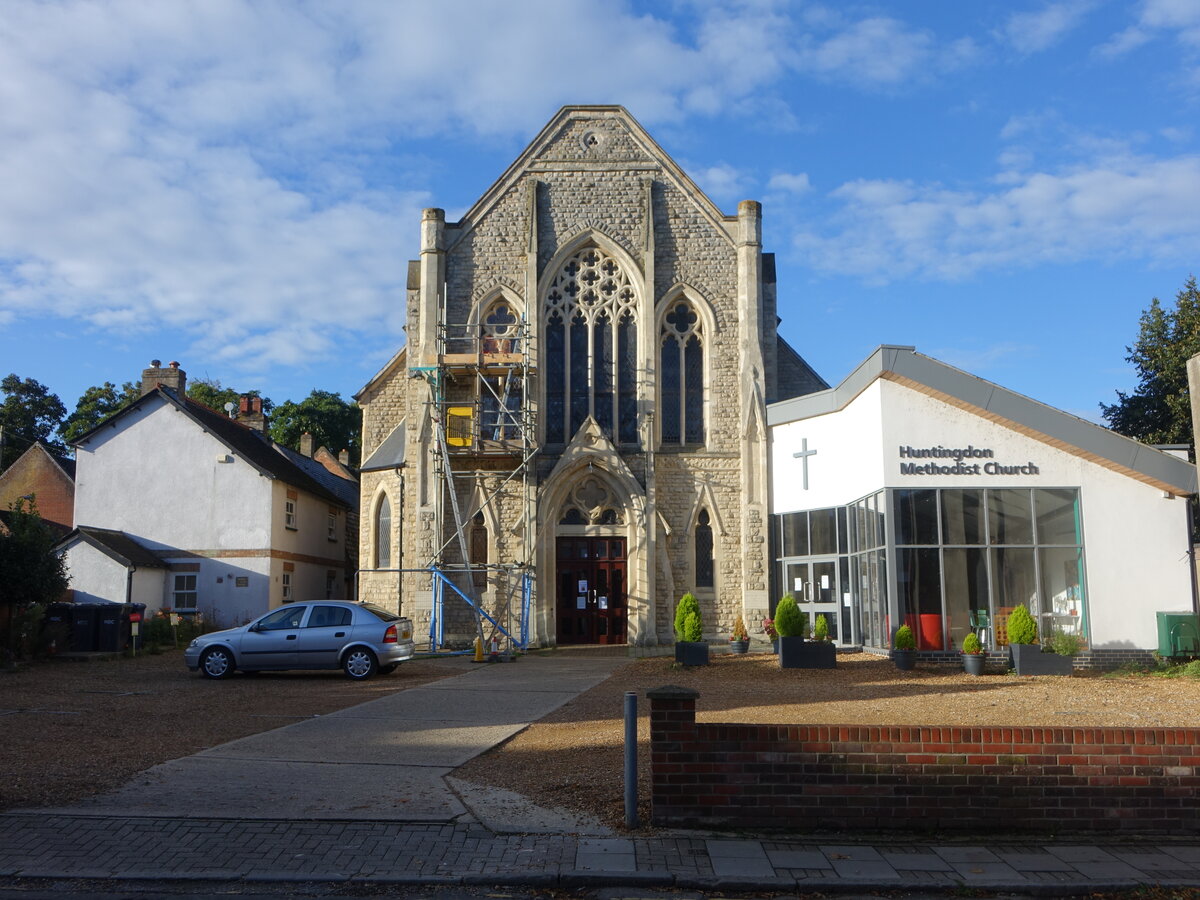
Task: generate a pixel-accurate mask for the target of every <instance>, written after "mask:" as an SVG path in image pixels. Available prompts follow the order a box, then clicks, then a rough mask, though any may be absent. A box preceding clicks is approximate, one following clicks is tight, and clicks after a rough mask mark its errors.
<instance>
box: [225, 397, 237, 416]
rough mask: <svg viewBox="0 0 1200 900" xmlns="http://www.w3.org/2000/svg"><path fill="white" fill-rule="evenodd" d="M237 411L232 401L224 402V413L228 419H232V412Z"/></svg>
mask: <svg viewBox="0 0 1200 900" xmlns="http://www.w3.org/2000/svg"><path fill="white" fill-rule="evenodd" d="M235 409H237V404H236V403H234V402H233V401H232V400H226V401H225V412H226V413H228V414H229V418H231V419H232V418H233V411H234V410H235Z"/></svg>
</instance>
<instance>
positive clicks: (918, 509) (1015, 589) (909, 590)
mask: <svg viewBox="0 0 1200 900" xmlns="http://www.w3.org/2000/svg"><path fill="white" fill-rule="evenodd" d="M892 505H893V508H894V510H895V517H896V569H897V577H896V592H897V597H896V603H897V609H898V613H899V616H900V618H901V620H902V621H903V622H905V623H907V624H908V625H909V626H910V627H911V628H912V629H913V632H914V633H915V634H916V635H917V645H918V647H919V649H922V650H955V649H958V647H960V646H961V644H962V639H963V637H964V636H965V635H966V634H967V632H968V631H974V632H975V633H976V634H978V635H979V636H980V637H981V638H982V639H983V640H984V643H985V645H986V646H989V647H992V648H998V647H1003V646H1005V645H1006V644H1007V630H1006V624H1007V621H1008V616H1009V614H1010V613H1011V612H1012V610H1013V609H1015V608H1016V607H1017V606H1025V607H1027V608H1028V609H1029V611H1030V612H1031V613H1032V614H1033V615H1034V616H1035V617H1036V618H1038V619H1039V626H1040V633H1041V634H1042V635H1043V636H1044V637H1048V636H1049V635H1050V634H1051V633H1052V632H1053V631H1055V630H1061V631H1069V632H1071V633H1073V634H1077V635H1079V636H1080V637H1082V638H1084V639H1085V640H1086V637H1087V620H1086V612H1085V608H1086V604H1085V603H1084V591H1083V584H1084V579H1083V536H1082V531H1081V527H1080V516H1079V491H1078V490H1076V489H1074V488H1063V489H1053V490H1045V489H1036V488H1035V489H1029V488H991V489H979V490H967V489H949V488H947V489H940V490H939V489H927V490H924V489H922V490H895V491H893V492H892Z"/></svg>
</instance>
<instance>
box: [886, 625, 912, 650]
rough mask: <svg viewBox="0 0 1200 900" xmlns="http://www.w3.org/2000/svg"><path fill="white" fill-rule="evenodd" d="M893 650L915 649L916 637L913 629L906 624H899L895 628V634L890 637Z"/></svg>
mask: <svg viewBox="0 0 1200 900" xmlns="http://www.w3.org/2000/svg"><path fill="white" fill-rule="evenodd" d="M892 649H893V650H916V649H917V638H916V636H915V635H914V634H913V630H912V629H911V628H909V627H908V626H907V625H901V626H900V627H899V628H897V629H896V636H895V637H894V638H892Z"/></svg>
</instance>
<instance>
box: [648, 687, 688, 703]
mask: <svg viewBox="0 0 1200 900" xmlns="http://www.w3.org/2000/svg"><path fill="white" fill-rule="evenodd" d="M646 697H647V698H648V699H650V700H697V699H699V697H700V692H699V691H694V690H692V689H691V688H685V687H680V686H679V685H677V684H665V685H663V686H662V687H658V688H653V689H652V690H649V691H646Z"/></svg>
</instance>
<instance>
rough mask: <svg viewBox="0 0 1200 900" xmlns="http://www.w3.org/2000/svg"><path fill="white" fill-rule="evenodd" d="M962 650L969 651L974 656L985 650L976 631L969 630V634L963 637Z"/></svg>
mask: <svg viewBox="0 0 1200 900" xmlns="http://www.w3.org/2000/svg"><path fill="white" fill-rule="evenodd" d="M962 652H963V653H969V654H971V655H972V656H974V655H975V654H977V653H982V652H983V644H981V643H980V642H979V637H978V635H976V634H975V632H973V631H968V632H967V636H966V637H964V638H963V642H962Z"/></svg>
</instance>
